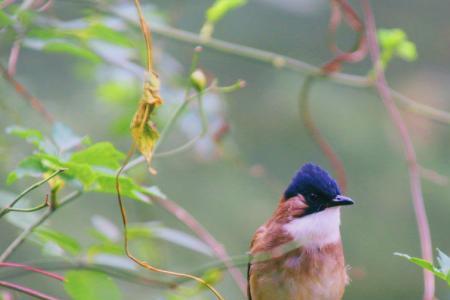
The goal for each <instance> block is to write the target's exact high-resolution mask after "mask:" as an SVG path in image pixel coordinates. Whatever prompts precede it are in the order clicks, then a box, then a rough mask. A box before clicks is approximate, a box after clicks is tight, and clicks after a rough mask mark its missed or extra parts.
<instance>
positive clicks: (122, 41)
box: [81, 23, 132, 47]
mask: <svg viewBox="0 0 450 300" xmlns="http://www.w3.org/2000/svg"><path fill="white" fill-rule="evenodd" d="M81 35H83V36H85V37H86V38H87V39H89V40H91V39H98V40H102V41H105V42H108V43H111V44H115V45H120V46H125V47H131V46H132V45H131V43H130V38H129V37H128V36H127V35H126V34H125V33H122V32H119V31H117V30H114V29H112V28H109V27H107V26H105V25H103V24H99V23H97V24H93V25H91V26H89V27H88V28H86V29H84V30H83V32H81Z"/></svg>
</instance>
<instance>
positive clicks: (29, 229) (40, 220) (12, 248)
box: [0, 191, 81, 263]
mask: <svg viewBox="0 0 450 300" xmlns="http://www.w3.org/2000/svg"><path fill="white" fill-rule="evenodd" d="M79 195H81V192H80V191H75V192H72V193H70V194H69V195H67V196H66V197H64V198H63V199H62V200H61V202H60V204H59V205H58V206H56V207H54V208H52V207H50V208H49V209H48V210H47V211H46V212H45V213H44V214H42V215H41V216H40V217H39V218H38V219H36V220H35V221H34V222H33V223H31V224H30V225H29V226H28V227H27V228H25V230H24V231H22V233H21V234H20V235H19V236H18V237H17V238H16V239H15V240H14V241H13V242H12V243H11V244H10V245H9V246H8V247H7V248H6V249H5V250H4V251H3V253H2V254H1V255H0V263H1V262H4V261H5V260H6V259H7V258H8V257H9V256H10V255H11V254H13V253H14V251H15V250H16V249H17V248H18V247H19V246H20V245H21V244H22V243H23V242H24V241H25V239H26V238H27V237H28V236H29V235H30V234H31V233H32V232H33V230H34V229H35V228H36V227H38V226H39V225H41V224H42V223H44V221H46V220H47V219H48V218H49V217H50V216H51V215H52V214H53V213H54V212H55V211H57V210H58V209H59V208H61V207H62V206H64V205H66V204H68V203H69V202H71V201H72V200H74V199H76V198H77V197H78V196H79Z"/></svg>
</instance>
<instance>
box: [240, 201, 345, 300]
mask: <svg viewBox="0 0 450 300" xmlns="http://www.w3.org/2000/svg"><path fill="white" fill-rule="evenodd" d="M288 202H290V201H288ZM300 202H303V201H300ZM281 205H294V206H295V205H297V207H290V208H291V209H293V210H286V209H283V208H280V206H281ZM280 206H279V208H278V209H277V211H276V212H275V214H274V216H273V217H272V218H271V221H269V222H268V223H266V224H265V225H263V226H261V227H260V228H259V229H258V230H257V231H256V233H255V235H254V237H253V240H252V243H251V249H250V253H251V255H252V257H254V260H253V262H252V263H251V264H249V266H248V297H249V299H250V300H340V299H342V296H343V294H344V288H345V285H346V282H347V274H346V270H345V262H344V255H343V250H342V243H341V242H338V243H332V244H328V245H325V246H322V247H321V248H313V249H305V248H304V247H299V248H296V249H293V250H289V251H288V252H280V248H281V249H283V245H289V244H292V241H293V238H292V237H291V236H290V235H289V234H288V233H287V232H286V231H284V230H283V228H282V224H286V222H288V221H289V219H290V218H292V212H293V211H294V213H297V211H300V210H302V209H304V206H303V207H301V204H299V203H298V202H297V203H295V202H291V203H283V202H280ZM287 211H290V212H291V213H290V214H288V213H286V212H287ZM287 249H289V248H287ZM290 249H292V248H290ZM268 257H270V258H268Z"/></svg>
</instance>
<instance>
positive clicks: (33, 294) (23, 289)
mask: <svg viewBox="0 0 450 300" xmlns="http://www.w3.org/2000/svg"><path fill="white" fill-rule="evenodd" d="M0 286H2V287H4V288H7V289H11V290H14V291H18V292H21V293H23V294H27V295H29V296H31V297H34V298H36V299H42V300H59V298H55V297H53V296H49V295H47V294H44V293H42V292H39V291H36V290H33V289H31V288H28V287H25V286H23V285H20V284H17V283H12V282H8V281H0Z"/></svg>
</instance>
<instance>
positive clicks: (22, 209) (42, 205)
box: [5, 195, 50, 213]
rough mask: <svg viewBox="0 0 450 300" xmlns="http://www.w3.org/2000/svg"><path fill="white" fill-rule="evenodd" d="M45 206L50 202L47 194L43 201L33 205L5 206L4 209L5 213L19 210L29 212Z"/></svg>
mask: <svg viewBox="0 0 450 300" xmlns="http://www.w3.org/2000/svg"><path fill="white" fill-rule="evenodd" d="M47 206H50V202H49V199H48V195H45V199H44V201H43V202H42V203H41V204H39V205H37V206H35V207H31V208H6V209H5V213H9V212H20V213H30V212H35V211H38V210H41V209H43V208H46V207H47Z"/></svg>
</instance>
